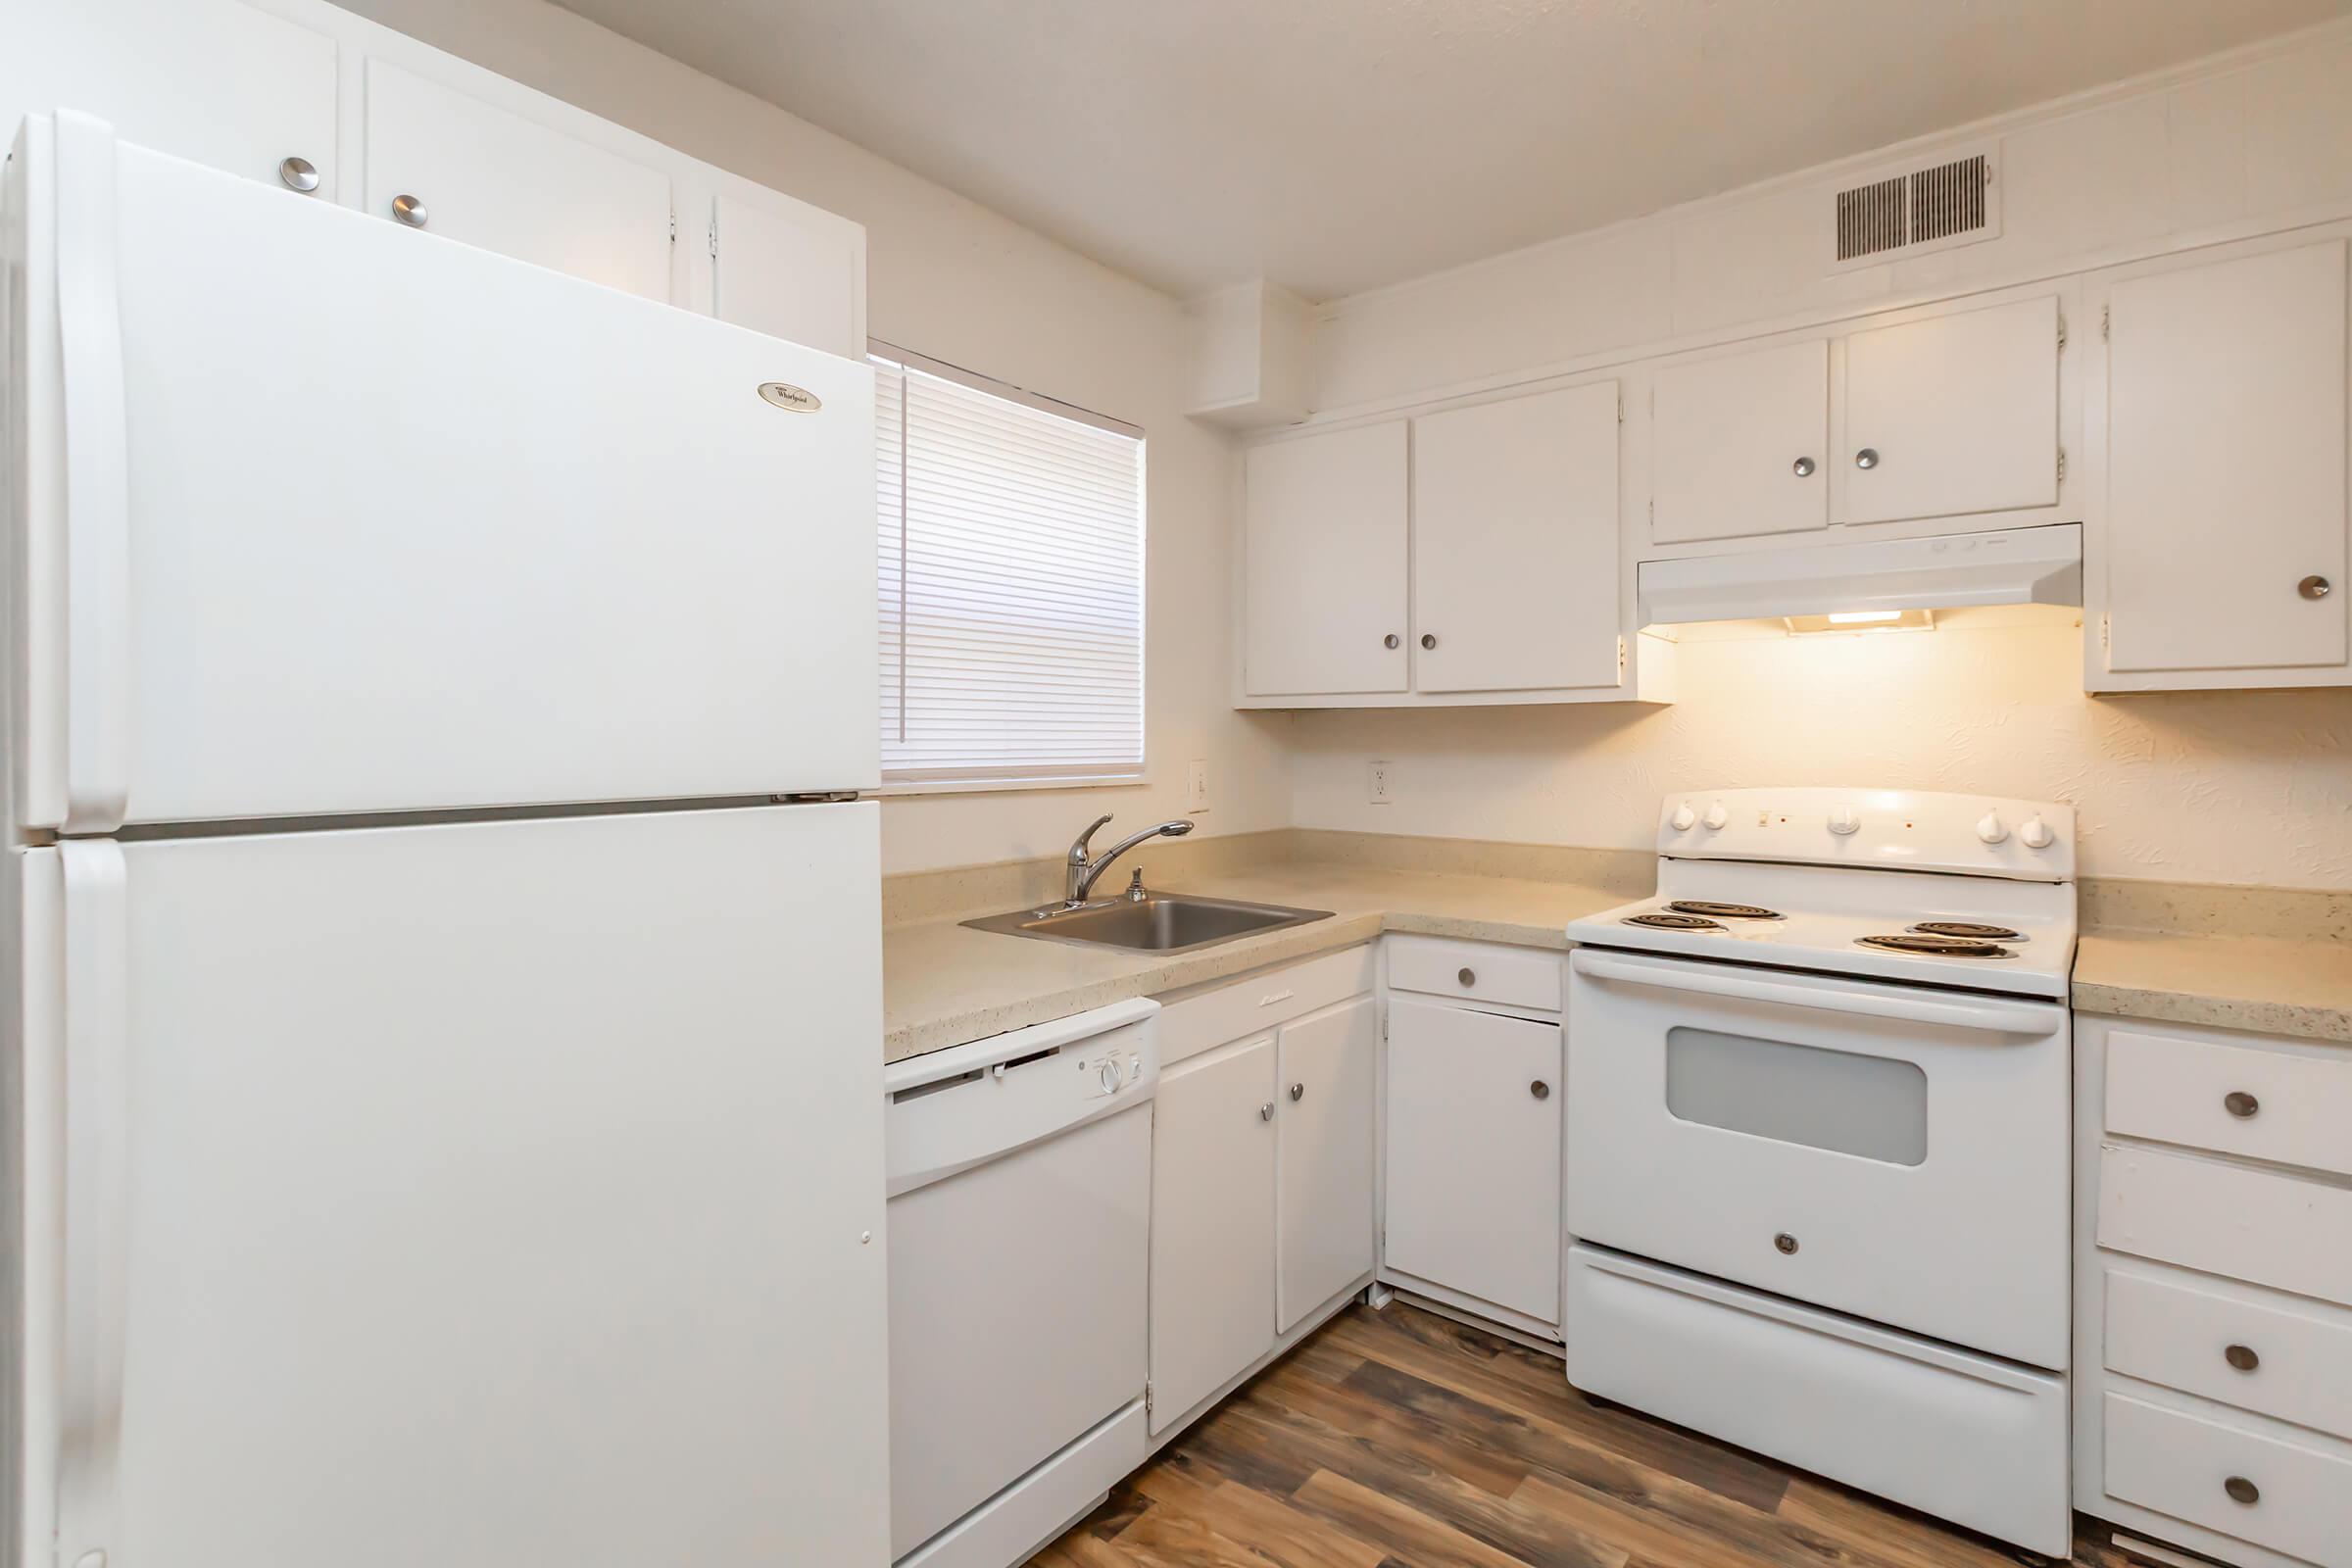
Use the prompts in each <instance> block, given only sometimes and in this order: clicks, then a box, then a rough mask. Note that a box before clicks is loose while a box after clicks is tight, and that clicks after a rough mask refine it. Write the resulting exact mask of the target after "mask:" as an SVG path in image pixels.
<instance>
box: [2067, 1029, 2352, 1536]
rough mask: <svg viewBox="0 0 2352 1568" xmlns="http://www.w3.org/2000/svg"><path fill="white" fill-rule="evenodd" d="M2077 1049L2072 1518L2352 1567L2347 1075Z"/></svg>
mask: <svg viewBox="0 0 2352 1568" xmlns="http://www.w3.org/2000/svg"><path fill="white" fill-rule="evenodd" d="M2076 1045H2077V1055H2076V1089H2075V1102H2076V1118H2077V1120H2076V1129H2075V1139H2076V1160H2077V1168H2076V1177H2075V1185H2076V1195H2077V1196H2076V1201H2077V1214H2076V1278H2075V1312H2076V1321H2075V1366H2076V1377H2075V1439H2074V1441H2075V1466H2074V1468H2075V1505H2076V1506H2077V1507H2078V1508H2080V1509H2082V1511H2083V1512H2085V1513H2088V1514H2091V1515H2094V1516H2095V1517H2097V1518H2100V1519H2105V1520H2107V1521H2109V1522H2111V1523H2113V1524H2115V1525H2117V1526H2119V1527H2121V1528H2122V1529H2124V1530H2126V1531H2127V1532H2129V1533H2130V1534H2131V1535H2134V1536H2140V1537H2145V1538H2147V1539H2149V1540H2152V1541H2156V1542H2162V1543H2167V1544H2176V1545H2180V1546H2186V1547H2189V1548H2191V1549H2193V1550H2196V1551H2199V1552H2202V1553H2204V1554H2205V1555H2206V1556H2209V1557H2217V1558H2220V1559H2221V1560H2222V1561H2224V1562H2228V1563H2235V1564H2243V1565H2245V1568H2302V1565H2306V1564H2317V1565H2321V1568H2352V1268H2347V1266H2346V1264H2345V1258H2346V1257H2347V1255H2352V1193H2347V1192H2346V1191H2345V1189H2344V1186H2343V1177H2342V1171H2343V1167H2344V1165H2345V1163H2346V1160H2347V1156H2346V1155H2345V1153H2344V1143H2343V1137H2342V1131H2341V1119H2340V1109H2341V1107H2343V1106H2344V1105H2346V1104H2348V1103H2352V1059H2347V1058H2346V1056H2345V1054H2344V1052H2343V1050H2342V1048H2341V1047H2339V1046H2332V1045H2323V1044H2316V1043H2312V1042H2307V1041H2301V1040H2295V1039H2290V1038H2287V1037H2283V1036H2263V1035H2254V1034H2245V1033H2239V1032H2235V1031H2230V1030H2223V1029H2208V1028H2202V1027H2198V1026H2194V1025H2186V1024H2173V1023H2156V1022H2149V1021H2145V1020H2139V1019H2121V1018H2118V1019H2107V1018H2096V1017H2085V1018H2082V1019H2081V1020H2079V1022H2078V1025H2077V1029H2076ZM2331 1112H2337V1113H2338V1114H2336V1115H2334V1116H2333V1117H2332V1119H2331V1114H2330V1113H2331ZM2330 1128H2332V1129H2333V1130H2332V1135H2331V1133H2330ZM2253 1161H2260V1162H2261V1163H2259V1164H2256V1163H2252V1162H2253Z"/></svg>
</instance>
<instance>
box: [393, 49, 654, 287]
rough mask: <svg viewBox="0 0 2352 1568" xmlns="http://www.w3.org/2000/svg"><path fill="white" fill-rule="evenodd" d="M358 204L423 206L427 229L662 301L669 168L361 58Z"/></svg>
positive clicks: (424, 222) (423, 216) (398, 69)
mask: <svg viewBox="0 0 2352 1568" xmlns="http://www.w3.org/2000/svg"><path fill="white" fill-rule="evenodd" d="M367 191H368V199H367V202H366V204H365V205H366V207H367V210H368V212H370V213H372V214H374V215H375V216H376V217H378V218H383V219H387V220H388V219H391V218H392V216H393V203H394V202H395V201H396V200H397V199H399V198H401V197H403V196H406V197H410V198H412V199H414V200H415V201H416V202H417V203H419V204H421V207H422V213H421V216H422V218H423V220H424V221H423V223H422V225H421V226H422V227H423V228H424V229H425V230H426V232H428V233H433V234H440V235H443V236H445V237H447V238H449V239H456V240H463V241H465V242H466V244H468V245H478V246H480V247H481V248H482V249H484V250H490V251H497V252H500V253H501V254H503V255H507V256H513V257H516V258H518V259H520V260H522V261H526V262H532V263H535V264H537V265H538V266H541V267H549V268H553V269H555V270H557V271H559V272H569V273H571V274H572V275H573V276H574V277H584V278H587V279H588V280H589V281H591V282H595V283H603V284H606V285H608V286H609V287H612V288H619V289H626V290H628V291H629V292H630V293H632V294H642V295H644V296H646V297H647V298H648V299H657V300H667V299H668V298H669V297H670V287H669V254H670V238H669V219H670V204H669V177H668V176H667V175H666V174H663V173H662V172H659V171H657V170H652V169H648V168H646V167H645V166H644V165H642V164H637V163H632V162H630V161H629V160H628V159H626V158H623V157H621V156H620V155H619V154H618V153H613V152H608V151H606V150H605V149H604V148H602V147H597V146H593V145H591V144H590V143H588V142H584V141H581V140H579V139H578V138H576V137H573V136H568V135H565V134H564V132H562V131H560V130H555V129H551V128H550V127H548V126H546V125H542V124H540V123H537V122H535V121H530V120H525V119H524V118H523V117H521V116H520V115H516V114H514V113H511V112H510V111H508V110H505V109H500V108H497V107H495V106H494V105H491V104H487V103H484V102H483V101H482V100H480V99H478V98H473V97H469V96H467V95H466V94H465V93H463V92H459V91H457V90H456V89H455V88H451V87H445V86H443V85H442V84H441V83H439V82H436V81H427V80H426V79H425V78H423V77H422V76H418V75H415V74H412V73H409V72H406V71H403V70H401V69H400V68H399V67H398V66H394V65H391V64H388V63H387V62H385V61H382V60H370V61H368V182H367Z"/></svg>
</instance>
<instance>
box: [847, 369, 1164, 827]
mask: <svg viewBox="0 0 2352 1568" xmlns="http://www.w3.org/2000/svg"><path fill="white" fill-rule="evenodd" d="M865 352H866V356H867V361H868V364H869V365H870V364H871V362H872V361H874V360H883V361H887V362H889V363H891V364H893V365H898V366H902V367H904V368H907V369H909V370H918V371H920V372H922V373H923V374H925V375H929V376H934V377H937V378H938V379H940V380H943V381H952V382H955V383H956V384H957V385H959V386H963V387H966V388H969V389H970V390H972V391H975V392H980V393H984V394H986V395H987V396H990V397H994V398H1001V399H1003V400H1004V401H1005V402H1007V403H1017V404H1021V405H1023V406H1025V407H1028V408H1031V409H1035V410H1037V411H1039V412H1041V413H1044V414H1050V415H1053V416H1054V417H1058V418H1063V419H1069V420H1072V421H1073V422H1076V423H1079V424H1086V425H1092V426H1093V427H1095V428H1096V429H1099V430H1105V431H1108V432H1110V433H1111V434H1113V435H1122V436H1126V437H1129V438H1130V439H1132V440H1133V441H1134V442H1135V444H1136V455H1135V466H1136V472H1135V479H1136V484H1135V498H1136V534H1135V584H1136V676H1135V711H1136V722H1137V729H1138V732H1139V735H1140V737H1141V738H1140V742H1139V744H1138V746H1137V754H1138V755H1137V758H1136V762H1135V766H1134V767H1133V768H1132V769H1127V768H1121V769H1118V770H1115V771H1110V772H1103V773H1086V774H1068V775H1061V776H1054V775H1039V776H1029V777H991V776H988V775H985V774H983V775H978V776H974V777H970V778H912V779H894V778H892V777H890V775H889V763H888V760H884V762H883V772H882V781H881V785H880V787H879V788H878V789H877V790H876V791H875V792H874V793H875V794H877V795H882V796H894V795H981V794H999V793H1011V792H1027V791H1035V790H1072V789H1104V788H1119V787H1138V786H1143V785H1148V784H1149V783H1151V781H1152V714H1151V690H1152V682H1151V620H1152V594H1151V568H1150V561H1151V539H1152V507H1151V483H1150V480H1151V440H1150V437H1149V436H1148V435H1147V434H1146V432H1145V430H1144V427H1143V426H1142V425H1139V424H1130V423H1129V422H1127V421H1126V420H1124V419H1118V418H1113V417H1110V416H1109V415H1106V414H1097V413H1096V412H1094V411H1093V410H1092V409H1085V408H1081V407H1079V406H1078V405H1077V404H1074V403H1065V402H1063V401H1062V400H1061V399H1059V398H1054V397H1049V396H1047V395H1046V394H1044V393H1042V392H1033V391H1031V390H1030V389H1028V388H1027V387H1023V386H1017V385H1015V384H1014V383H1012V382H1010V381H1004V380H1000V379H998V378H997V377H995V376H992V375H986V374H983V373H981V372H980V371H978V370H970V369H966V368H963V367H962V366H959V365H952V364H950V363H948V362H947V361H945V360H935V359H933V358H931V357H930V356H929V355H927V354H918V353H916V352H915V351H914V350H912V349H907V348H902V347H900V346H899V345H898V344H896V343H892V342H890V341H888V340H887V339H884V338H879V337H868V338H867V339H866V340H865ZM877 373H879V372H877ZM901 462H902V464H903V463H904V462H905V453H904V449H903V448H902V451H901ZM903 472H904V470H903V469H902V474H903ZM905 489H906V487H905V482H904V479H903V478H902V481H901V485H900V495H901V505H902V506H903V505H904V504H905V499H904V498H905ZM878 499H879V498H878V497H877V500H878ZM879 520H880V519H879V516H878V515H877V518H876V523H877V526H879ZM901 548H902V549H904V531H903V530H902V536H901ZM901 581H902V582H904V581H905V567H904V564H902V566H901ZM878 587H879V585H877V589H878ZM878 609H879V606H878V604H877V610H878ZM904 625H905V622H904V620H902V622H901V626H902V631H901V636H902V638H904V636H905V632H904ZM879 655H880V649H879V647H878V646H877V648H876V656H877V658H878V657H879ZM904 657H905V654H904V650H902V653H901V658H902V659H904ZM874 716H875V721H876V724H877V726H878V725H879V723H880V720H881V713H880V712H879V711H877V712H876V713H875V715H874Z"/></svg>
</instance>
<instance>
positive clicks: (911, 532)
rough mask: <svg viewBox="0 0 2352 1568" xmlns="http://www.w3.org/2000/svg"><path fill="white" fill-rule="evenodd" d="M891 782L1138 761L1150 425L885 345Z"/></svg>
mask: <svg viewBox="0 0 2352 1568" xmlns="http://www.w3.org/2000/svg"><path fill="white" fill-rule="evenodd" d="M872 360H873V366H874V434H875V441H874V466H875V472H876V480H877V488H878V491H879V499H880V507H879V521H880V528H879V532H878V545H879V560H878V564H879V567H880V570H879V573H878V580H879V585H880V590H881V612H882V615H881V620H882V690H881V698H882V778H883V782H884V784H885V785H892V784H896V785H901V786H906V787H914V788H920V787H925V786H929V787H934V788H947V787H953V786H956V785H984V784H1005V783H1019V782H1037V783H1053V782H1054V781H1057V780H1080V779H1103V778H1135V777H1138V776H1140V775H1141V774H1142V772H1143V768H1144V439H1143V432H1142V431H1141V430H1138V429H1136V428H1135V427H1134V426H1132V425H1126V424H1121V423H1119V422H1118V421H1116V420H1114V419H1106V418H1103V417H1100V416H1097V415H1092V414H1087V413H1084V412H1082V411H1080V410H1077V409H1072V408H1069V407H1068V406H1066V405H1064V404H1059V403H1054V402H1053V401H1052V400H1050V399H1046V398H1041V397H1037V396H1034V395H1032V394H1030V393H1027V392H1023V391H1021V390H1019V389H1018V388H1016V387H1009V386H1005V385H1004V384H1002V383H999V382H993V381H989V380H986V379H984V378H982V377H979V376H974V375H971V374H968V373H966V372H965V371H962V370H958V369H956V368H953V367H951V366H945V365H940V364H938V363H936V362H934V361H930V360H926V359H924V358H922V357H921V356H920V355H915V354H908V353H907V352H905V351H904V350H901V349H894V348H891V347H889V346H888V345H887V344H882V343H876V344H874V345H873V351H872Z"/></svg>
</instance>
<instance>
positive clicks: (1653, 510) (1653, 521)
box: [1649, 496, 1658, 528]
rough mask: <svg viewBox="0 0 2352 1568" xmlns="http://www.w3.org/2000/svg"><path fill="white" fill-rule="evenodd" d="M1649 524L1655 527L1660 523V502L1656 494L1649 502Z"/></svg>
mask: <svg viewBox="0 0 2352 1568" xmlns="http://www.w3.org/2000/svg"><path fill="white" fill-rule="evenodd" d="M1649 525H1650V526H1651V527H1653V528H1654V527H1656V526H1657V525H1658V503H1657V498H1656V497H1654V496H1653V497H1651V498H1650V503H1649Z"/></svg>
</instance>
